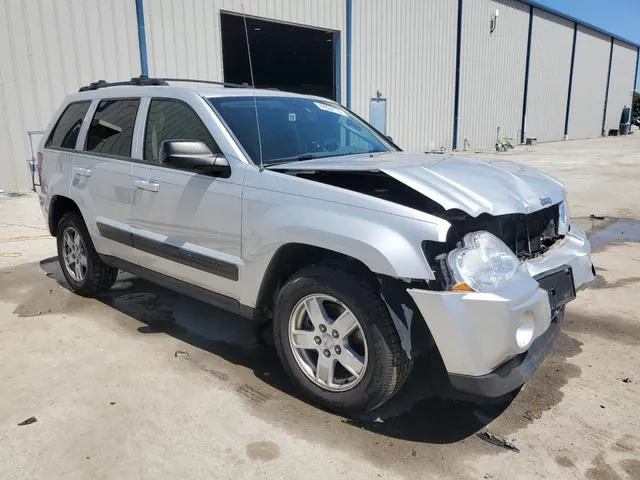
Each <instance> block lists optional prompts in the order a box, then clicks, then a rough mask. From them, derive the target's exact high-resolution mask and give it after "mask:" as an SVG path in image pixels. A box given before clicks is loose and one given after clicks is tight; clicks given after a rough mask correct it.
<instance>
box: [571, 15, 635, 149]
mask: <svg viewBox="0 0 640 480" xmlns="http://www.w3.org/2000/svg"><path fill="white" fill-rule="evenodd" d="M610 48H611V37H607V36H606V35H603V34H601V33H599V32H596V31H594V30H591V29H589V28H586V27H583V26H582V25H578V35H577V37H576V55H575V61H574V66H573V84H572V86H571V108H570V109H569V132H568V135H569V138H570V139H576V138H590V137H598V136H600V135H601V134H602V116H603V114H604V97H605V92H606V88H607V73H608V71H609V51H610ZM634 68H635V65H634ZM632 75H633V74H632Z"/></svg>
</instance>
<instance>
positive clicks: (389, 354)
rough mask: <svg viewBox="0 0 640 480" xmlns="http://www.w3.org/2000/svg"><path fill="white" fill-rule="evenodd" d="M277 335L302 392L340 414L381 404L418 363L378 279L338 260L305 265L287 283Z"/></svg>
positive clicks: (282, 292)
mask: <svg viewBox="0 0 640 480" xmlns="http://www.w3.org/2000/svg"><path fill="white" fill-rule="evenodd" d="M274 341H275V345H276V349H277V351H278V355H279V356H280V360H281V361H282V364H283V366H284V369H285V371H286V372H287V374H288V375H289V377H290V378H291V379H292V381H293V382H294V383H295V384H296V386H297V387H298V388H299V389H300V390H301V391H302V393H303V394H304V395H305V396H306V397H308V398H309V399H310V400H311V401H313V402H314V403H316V404H318V405H320V406H322V407H324V408H326V409H328V410H331V411H334V412H337V413H341V414H347V415H350V414H354V413H356V412H360V413H362V412H365V411H370V410H373V409H374V408H376V407H378V406H380V405H381V404H382V403H384V402H385V401H386V400H388V399H389V398H391V396H393V395H394V394H395V393H396V392H397V391H398V390H399V389H400V387H401V386H402V385H403V384H404V382H405V381H406V379H407V377H408V373H409V371H410V369H411V360H410V359H409V358H408V357H407V355H406V353H405V352H404V350H403V349H402V347H401V345H400V338H399V336H398V333H397V331H396V329H395V326H394V324H393V320H392V319H391V317H390V315H389V311H388V309H387V306H386V304H385V303H384V301H383V300H382V298H381V296H380V292H379V290H378V288H377V285H376V284H375V282H372V281H368V280H366V278H365V277H364V276H359V275H358V274H357V273H354V272H349V273H347V272H346V271H344V270H341V269H339V268H336V267H334V266H331V265H315V266H311V267H308V268H305V269H303V270H301V271H299V272H298V273H296V274H294V275H293V276H292V277H291V278H290V279H289V281H288V282H287V283H286V285H284V287H282V289H281V290H280V292H279V293H278V297H277V299H276V308H275V318H274Z"/></svg>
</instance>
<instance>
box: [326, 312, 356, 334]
mask: <svg viewBox="0 0 640 480" xmlns="http://www.w3.org/2000/svg"><path fill="white" fill-rule="evenodd" d="M357 326H358V321H357V320H356V317H355V316H354V315H353V313H351V311H349V310H345V311H344V313H343V314H342V315H340V316H339V317H338V318H336V320H335V321H334V322H333V323H332V324H331V328H332V329H334V330H337V331H338V335H340V338H346V337H348V336H349V334H350V333H351V332H353V331H354V330H355V329H356V327H357Z"/></svg>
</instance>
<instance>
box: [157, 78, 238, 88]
mask: <svg viewBox="0 0 640 480" xmlns="http://www.w3.org/2000/svg"><path fill="white" fill-rule="evenodd" d="M156 80H163V81H165V82H191V83H208V84H211V85H220V86H221V87H231V88H248V87H249V86H250V85H249V84H248V83H246V82H245V83H228V82H217V81H215V80H198V79H195V78H157V79H156Z"/></svg>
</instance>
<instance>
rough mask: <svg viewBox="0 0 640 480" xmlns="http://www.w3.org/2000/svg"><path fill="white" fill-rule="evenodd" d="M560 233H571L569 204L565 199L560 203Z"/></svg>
mask: <svg viewBox="0 0 640 480" xmlns="http://www.w3.org/2000/svg"><path fill="white" fill-rule="evenodd" d="M558 214H559V215H558V235H562V236H564V235H566V234H567V233H569V205H567V201H566V200H563V201H562V202H560V205H558Z"/></svg>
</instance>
